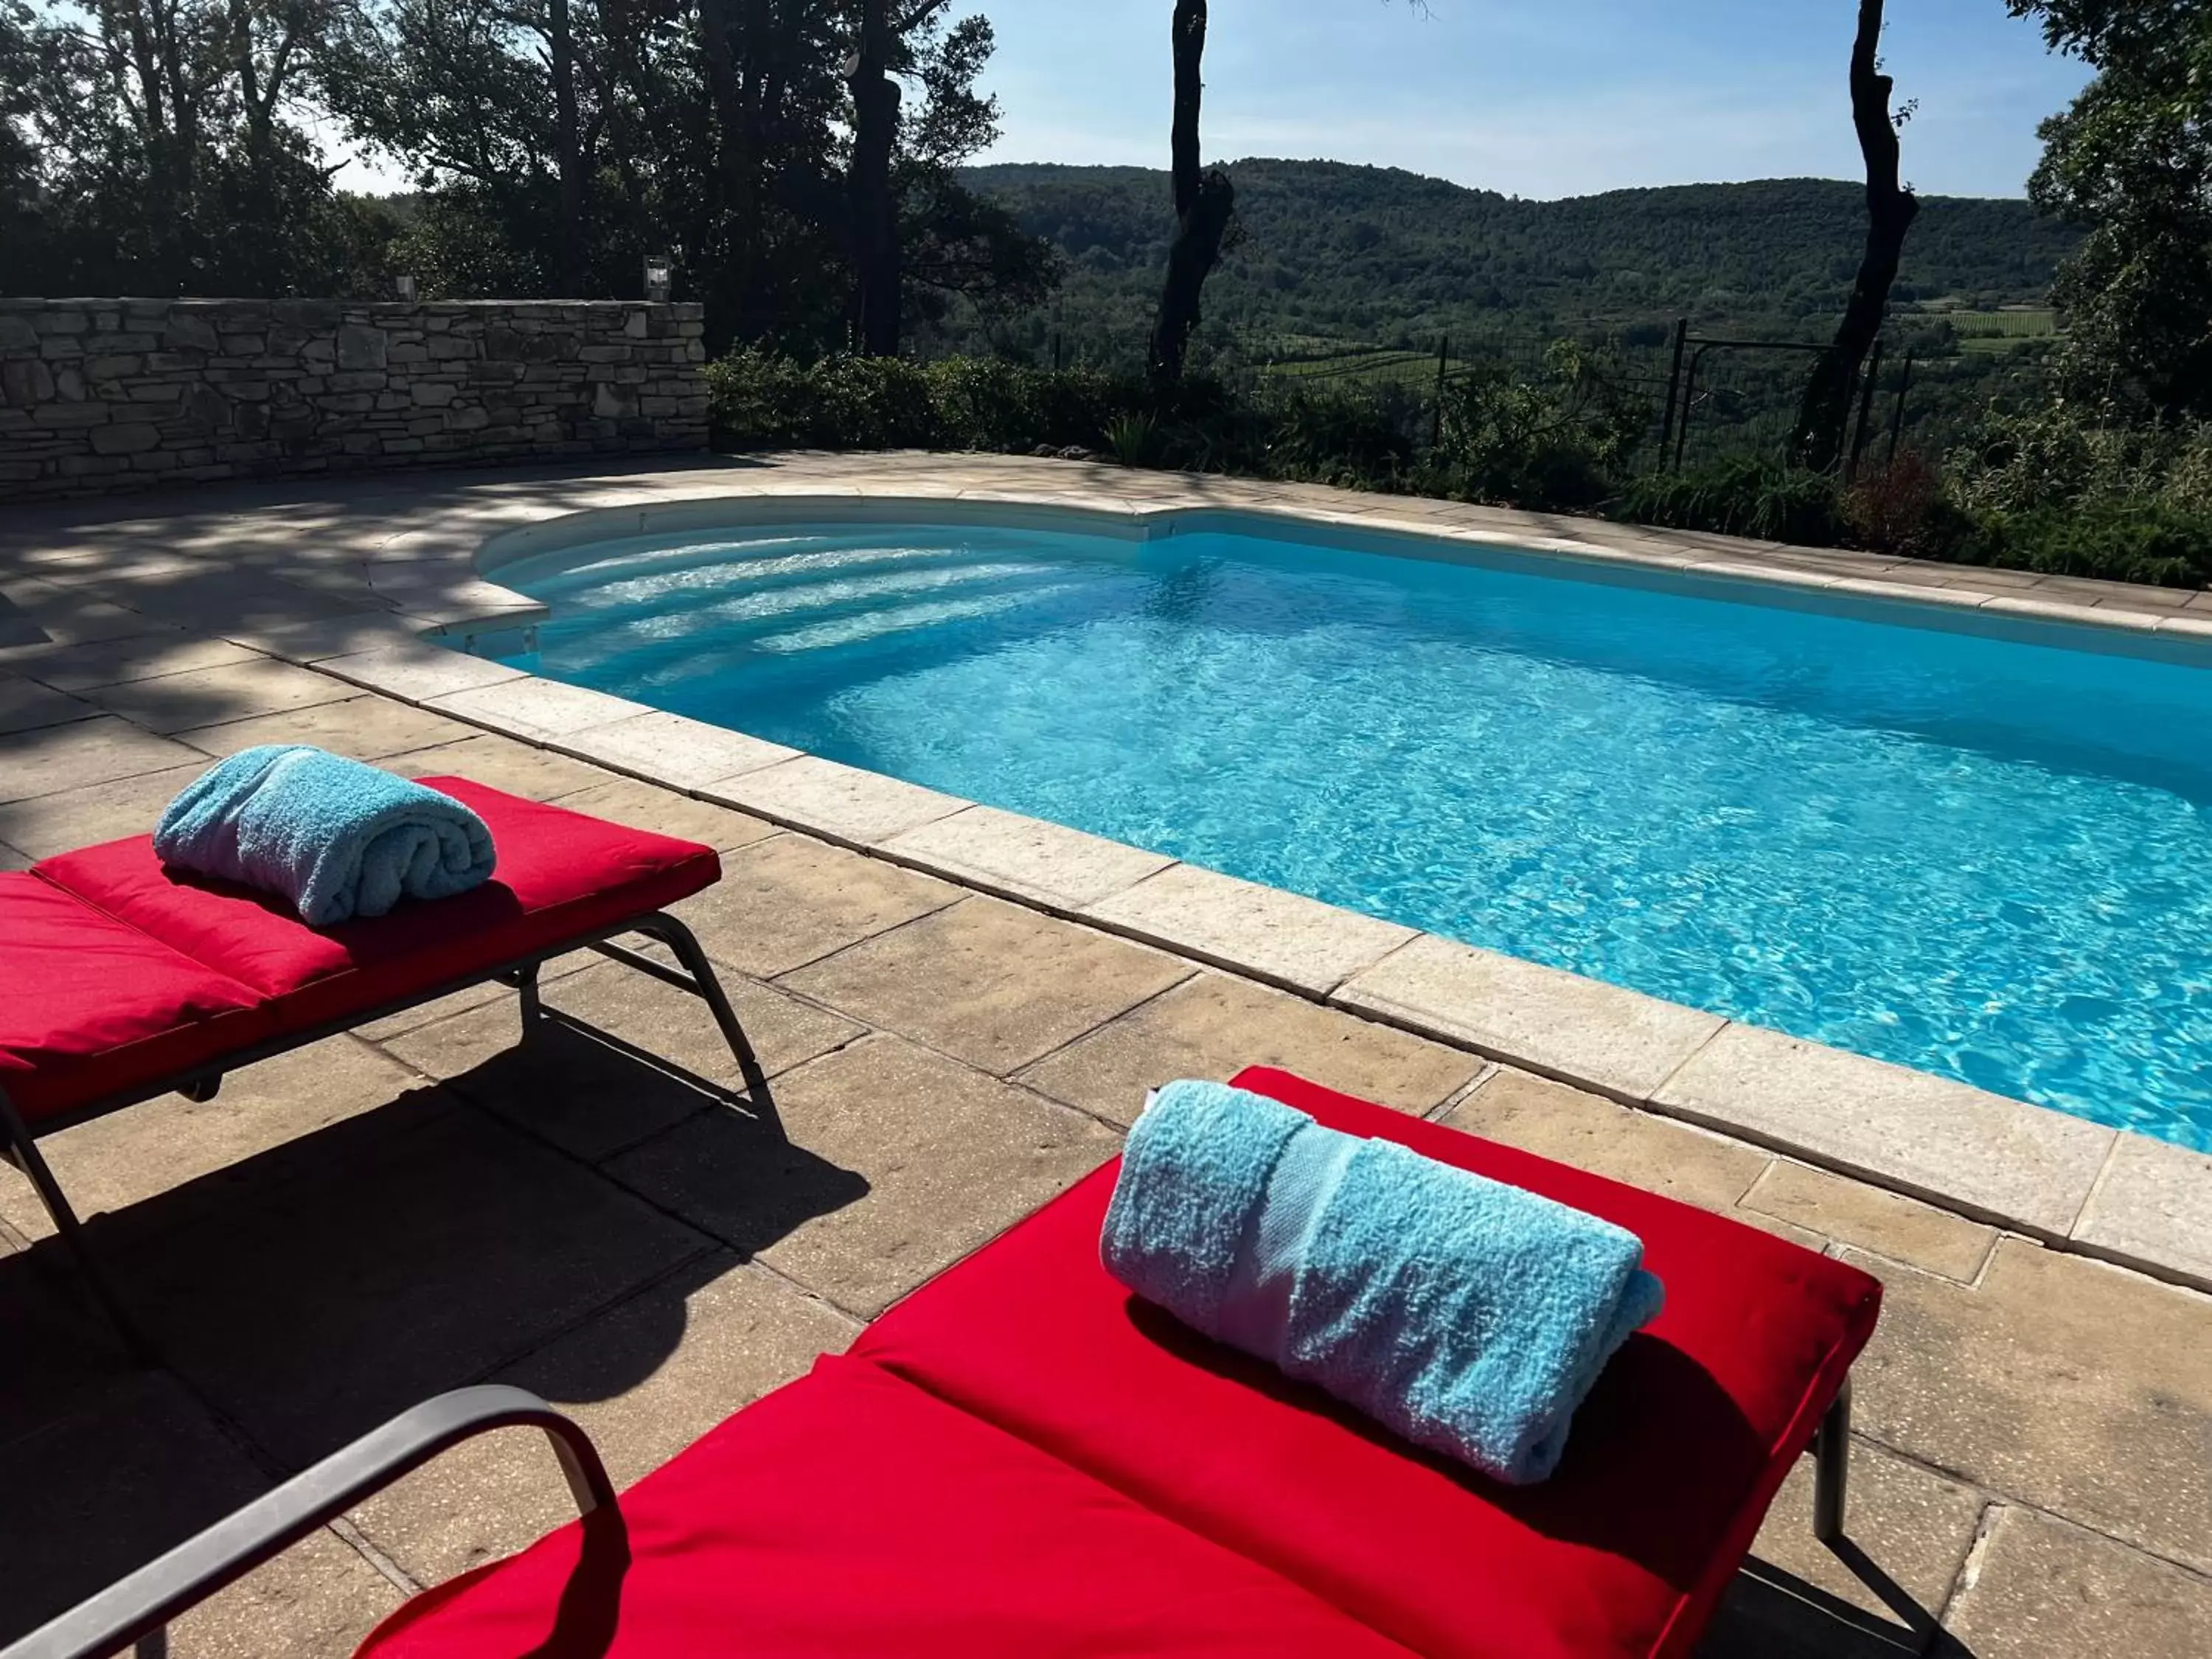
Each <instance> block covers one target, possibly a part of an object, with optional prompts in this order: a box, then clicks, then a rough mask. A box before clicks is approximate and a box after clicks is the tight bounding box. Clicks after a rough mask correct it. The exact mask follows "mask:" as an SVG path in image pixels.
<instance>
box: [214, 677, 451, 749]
mask: <svg viewBox="0 0 2212 1659" xmlns="http://www.w3.org/2000/svg"><path fill="white" fill-rule="evenodd" d="M347 689H348V690H351V689H352V688H351V687H348V688H347ZM476 735H477V731H476V728H475V727H474V726H463V725H461V724H460V723H459V721H457V720H447V719H444V718H443V717H441V716H440V715H437V714H431V713H429V712H428V711H427V710H425V709H421V708H410V707H408V705H406V704H405V703H404V702H392V700H391V699H390V698H388V697H367V696H354V697H346V698H343V699H341V700H339V701H337V702H325V703H320V704H318V705H316V706H315V707H313V708H293V709H288V710H286V711H285V712H283V713H282V714H255V715H249V716H247V717H246V719H244V720H230V721H228V722H226V723H224V724H222V725H220V726H197V727H194V728H192V729H191V730H189V731H184V732H178V733H177V734H176V738H177V741H178V742H179V743H185V744H191V746H192V747H193V748H195V749H198V750H204V752H206V753H208V754H210V755H234V754H236V753H237V752H238V751H239V750H241V749H251V748H252V747H253V746H254V745H256V744H264V743H312V744H316V745H318V746H319V747H320V748H324V749H328V750H331V751H333V752H334V753H337V754H341V755H349V756H351V757H353V758H354V759H356V760H364V761H381V760H387V759H389V758H391V757H392V756H394V755H404V754H407V753H409V752H410V751H412V750H418V749H428V748H432V747H434V746H435V745H437V744H447V743H460V742H464V741H465V740H466V739H468V738H473V737H475V736H476Z"/></svg>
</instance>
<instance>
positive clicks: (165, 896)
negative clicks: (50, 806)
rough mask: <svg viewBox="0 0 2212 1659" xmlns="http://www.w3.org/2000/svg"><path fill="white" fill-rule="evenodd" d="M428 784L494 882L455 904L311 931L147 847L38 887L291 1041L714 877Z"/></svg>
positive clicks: (627, 844) (656, 850) (288, 913)
mask: <svg viewBox="0 0 2212 1659" xmlns="http://www.w3.org/2000/svg"><path fill="white" fill-rule="evenodd" d="M422 781H423V782H424V783H426V784H428V786H429V787H432V788H434V789H438V790H441V791H443V792H444V793H447V794H448V795H451V796H453V798H454V799H457V800H460V801H462V802H465V804H466V805H469V806H471V807H473V808H474V809H475V810H476V811H477V813H478V814H479V815H480V816H481V817H483V821H484V823H486V824H487V825H488V826H489V828H490V829H491V835H492V842H493V844H494V845H495V847H496V848H498V851H499V868H498V872H497V873H496V874H495V875H494V876H493V878H492V879H491V880H490V881H489V882H487V883H485V884H484V885H483V886H482V887H478V888H476V889H473V890H471V891H469V892H466V893H463V894H461V895H459V896H458V897H455V898H447V899H438V900H435V902H427V903H414V902H409V903H402V904H401V905H400V906H399V908H398V909H396V910H394V911H392V914H391V915H386V916H378V917H375V918H374V919H371V920H368V921H349V922H345V923H343V924H341V925H340V926H338V927H326V928H319V929H318V928H313V927H308V926H307V924H306V923H304V922H302V921H300V919H299V917H298V916H297V915H295V913H294V912H293V910H292V908H291V907H290V906H289V904H287V903H286V902H284V901H283V899H280V898H275V897H272V896H270V895H268V894H265V893H257V892H255V891H253V890H251V889H249V888H245V887H240V886H236V885H234V884H231V883H228V882H218V881H210V880H205V879H203V878H198V877H194V876H191V875H187V874H185V873H182V872H174V871H171V870H169V869H167V867H165V866H163V865H162V863H161V860H159V859H157V858H155V856H154V843H153V839H152V837H151V836H137V837H134V838H133V839H131V840H129V841H118V842H108V843H107V844H106V846H102V847H88V848H84V849H83V850H82V852H76V853H69V854H64V855H63V856H61V857H59V858H52V859H47V860H45V861H44V862H43V863H41V864H40V865H39V866H38V873H39V874H40V875H41V876H43V877H45V878H46V879H47V880H48V881H51V882H52V883H54V884H56V885H57V886H58V887H62V888H64V889H66V890H68V891H70V892H72V893H75V894H76V895H77V896H80V897H82V898H83V899H84V900H85V901H86V902H88V903H91V904H94V905H97V906H98V907H99V908H100V909H102V910H105V911H106V912H107V913H108V915H112V916H115V917H117V918H118V919H120V920H121V921H126V922H128V923H130V924H131V926H132V927H137V928H138V929H140V930H141V931H143V932H144V933H150V934H151V935H153V936H154V937H155V939H160V940H161V941H162V942H163V943H164V944H166V945H171V946H173V947H174V948H175V949H176V950H178V951H182V952H183V953H184V954H185V955H186V956H188V957H192V958H194V959H195V960H196V961H198V962H201V963H205V964H206V965H207V966H208V967H210V968H211V969H216V970H217V971H219V972H221V973H222V974H225V975H228V976H230V977H231V978H233V979H236V980H239V981H243V982H244V983H245V984H247V985H250V986H252V987H253V988H254V989H256V990H258V991H259V992H261V993H262V994H264V995H265V996H268V997H270V998H272V999H275V1000H274V1002H273V1003H272V1004H271V1006H272V1008H273V1010H274V1012H275V1014H276V1019H277V1021H278V1023H279V1024H280V1025H281V1026H282V1028H283V1030H285V1031H288V1032H289V1031H297V1030H306V1029H307V1028H309V1027H312V1026H315V1025H319V1024H325V1022H328V1021H331V1020H336V1019H343V1018H347V1017H349V1016H350V1015H353V1014H357V1013H361V1012H366V1011H368V1010H369V1009H373V1008H376V1007H379V1006H382V1005H384V1004H386V1003H387V1002H390V1001H392V1000H395V999H397V998H400V997H404V996H407V995H410V994H413V993H416V992H418V991H422V990H426V989H428V988H429V987H433V986H436V985H441V984H444V983H446V982H447V981H452V980H457V979H461V978H465V977H466V976H468V975H472V974H478V973H482V972H483V971H485V970H487V969H490V968H494V967H496V966H498V965H499V964H501V963H507V962H513V961H515V960H518V959H520V958H522V957H528V956H531V955H532V954H534V953H536V952H538V951H546V950H550V949H553V948H555V947H556V946H558V945H561V944H562V943H563V942H564V941H567V940H570V939H577V938H579V937H580V936H582V935H584V934H586V933H590V932H592V930H593V929H595V928H599V927H612V926H614V925H615V924H617V923H618V922H622V921H627V920H629V919H630V918H632V917H635V916H639V915H645V914H647V912H650V911H653V910H658V909H661V908H665V907H666V906H668V905H670V904H673V903H674V902H676V901H677V900H678V899H682V898H687V897H689V896H690V895H691V894H693V893H696V892H697V891H699V890H700V889H702V888H703V887H707V886H710V885H712V884H714V881H715V880H716V879H717V878H719V877H720V874H721V865H720V860H717V859H716V857H715V855H714V851H713V849H711V848H706V847H701V846H698V845H696V843H694V842H686V841H676V840H673V839H671V837H669V836H657V835H654V834H653V833H652V832H651V831H650V830H645V829H626V828H624V827H623V826H622V825H620V824H615V823H607V822H606V821H605V820H604V819H601V818H594V817H586V816H585V815H584V814H583V813H581V812H571V811H567V810H566V809H564V808H562V807H558V806H547V805H542V804H540V803H539V802H537V801H532V800H525V799H521V798H520V796H516V795H509V794H506V793H502V792H501V791H500V790H497V789H488V788H486V787H484V786H483V785H482V784H480V783H471V782H470V781H468V780H466V779H465V778H425V779H423V780H422Z"/></svg>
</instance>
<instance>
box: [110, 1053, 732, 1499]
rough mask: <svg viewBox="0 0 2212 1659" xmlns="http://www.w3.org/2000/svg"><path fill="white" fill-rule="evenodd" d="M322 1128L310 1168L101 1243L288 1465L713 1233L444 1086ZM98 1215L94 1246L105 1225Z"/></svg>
mask: <svg viewBox="0 0 2212 1659" xmlns="http://www.w3.org/2000/svg"><path fill="white" fill-rule="evenodd" d="M319 1145H320V1147H321V1148H322V1149H324V1150H323V1152H322V1155H321V1158H320V1160H319V1166H318V1167H317V1168H316V1169H315V1170H313V1171H312V1172H311V1173H309V1174H307V1175H305V1176H300V1177H297V1178H294V1179H282V1178H281V1176H282V1174H283V1172H282V1171H279V1172H277V1174H278V1176H279V1177H280V1178H277V1179H274V1180H271V1181H270V1182H268V1183H266V1184H265V1185H264V1184H263V1183H261V1182H258V1181H257V1180H255V1176H256V1175H257V1173H258V1172H256V1171H255V1170H252V1167H251V1166H250V1165H249V1166H246V1167H245V1168H244V1169H242V1170H238V1171H236V1172H235V1178H236V1179H237V1180H238V1181H239V1182H240V1190H238V1191H235V1192H234V1193H233V1194H231V1195H230V1199H229V1201H228V1203H226V1204H225V1205H224V1206H222V1209H221V1211H220V1212H219V1213H216V1214H212V1215H210V1216H207V1217H205V1218H199V1217H194V1218H191V1219H190V1220H188V1221H186V1222H185V1223H184V1224H183V1225H179V1226H176V1227H172V1228H163V1229H161V1230H160V1231H159V1235H158V1237H148V1238H147V1239H146V1240H145V1242H143V1243H131V1244H129V1245H127V1246H126V1248H125V1249H121V1250H113V1251H110V1252H109V1253H108V1259H109V1261H110V1262H111V1264H112V1268H113V1271H114V1275H115V1278H116V1279H117V1280H118V1285H119V1286H120V1289H121V1293H122V1294H123V1296H124V1297H125V1299H126V1301H128V1302H129V1304H131V1307H132V1308H133V1309H134V1310H136V1311H137V1313H138V1315H139V1316H140V1318H141V1320H142V1322H143V1323H144V1325H145V1326H146V1328H147V1329H148V1331H149V1334H150V1335H151V1337H152V1339H153V1340H154V1341H155V1344H156V1345H157V1346H158V1347H159V1348H160V1350H161V1352H162V1354H163V1356H164V1357H165V1358H166V1359H167V1362H168V1363H169V1364H170V1365H171V1366H172V1367H173V1369H174V1370H177V1371H178V1372H179V1374H180V1375H181V1376H184V1377H185V1378H186V1379H187V1380H188V1381H189V1382H190V1383H191V1386H192V1388H193V1389H194V1391H195V1392H196V1393H197V1394H198V1395H201V1396H202V1397H204V1398H205V1399H207V1400H208V1401H210V1402H211V1403H213V1404H214V1405H215V1406H216V1407H217V1408H219V1409H220V1410H221V1411H222V1413H224V1414H225V1415H226V1416H227V1417H229V1418H231V1419H234V1420H236V1421H240V1422H246V1423H251V1424H252V1425H253V1432H254V1436H255V1438H256V1439H257V1441H258V1442H259V1443H260V1444H262V1445H263V1446H264V1447H266V1448H267V1449H269V1451H270V1453H271V1454H272V1455H274V1456H275V1457H276V1458H277V1459H278V1460H280V1461H281V1462H282V1464H283V1466H285V1467H289V1468H299V1467H302V1466H304V1465H305V1464H307V1462H312V1461H313V1459H315V1458H317V1457H319V1456H322V1455H325V1454H326V1453H328V1452H330V1451H331V1450H334V1449H336V1448H337V1447H338V1446H339V1445H342V1444H343V1443H345V1442H346V1441H347V1440H349V1439H350V1438H352V1437H354V1436H356V1435H358V1434H362V1433H365V1432H366V1431H368V1430H369V1429H372V1428H374V1427H375V1426H376V1425H378V1424H380V1423H381V1422H383V1421H384V1420H385V1419H387V1418H389V1417H391V1416H392V1415H393V1414H394V1413H398V1412H399V1411H403V1410H404V1409H405V1408H406V1407H409V1406H410V1405H413V1404H415V1403H416V1402H417V1401H422V1400H425V1399H428V1398H429V1397H430V1396H431V1395H434V1394H436V1393H438V1392H439V1391H440V1390H441V1389H442V1388H445V1387H448V1386H451V1383H452V1380H453V1378H455V1377H457V1376H458V1377H471V1376H481V1375H483V1374H484V1373H486V1372H487V1371H489V1370H491V1369H493V1368H495V1366H497V1365H499V1364H502V1363H504V1362H505V1361H507V1360H508V1359H509V1358H513V1357H514V1356H517V1355H519V1354H520V1353H523V1352H527V1351H529V1350H530V1349H531V1348H532V1347H534V1346H537V1345H538V1344H539V1343H541V1342H543V1341H544V1340H546V1339H547V1338H549V1337H550V1336H551V1335H553V1334H556V1332H558V1331H560V1330H562V1329H563V1328H567V1327H568V1325H570V1324H572V1323H574V1322H576V1321H577V1320H579V1319H581V1318H583V1317H585V1316H588V1315H590V1314H592V1313H593V1312H595V1311H596V1310H599V1309H600V1308H602V1307H605V1306H607V1305H609V1304H611V1303H613V1302H614V1301H616V1300H617V1299H619V1298H620V1297H623V1296H624V1295H626V1294H628V1293H629V1292H630V1291H634V1290H635V1288H637V1287H638V1286H639V1285H641V1284H643V1283H645V1282H647V1280H649V1279H655V1278H659V1277H660V1276H662V1275H665V1274H666V1273H670V1272H671V1271H673V1270H675V1269H676V1268H678V1267H681V1266H683V1265H684V1264H685V1263H686V1262H688V1261H691V1260H693V1259H695V1258H696V1257H698V1256H700V1255H702V1252H704V1251H705V1250H706V1249H708V1248H709V1246H708V1240H707V1239H706V1237H704V1236H702V1234H700V1233H698V1232H697V1231H694V1230H693V1229H691V1228H689V1227H686V1226H684V1225H682V1224H681V1223H680V1222H678V1221H677V1220H675V1219H673V1218H671V1217H669V1216H667V1215H665V1213H663V1212H660V1211H659V1210H656V1209H654V1208H653V1206H650V1205H648V1204H646V1203H643V1202H641V1201H640V1200H638V1199H636V1198H635V1197H633V1196H631V1195H630V1194H627V1193H624V1192H623V1191H621V1190H620V1189H619V1188H616V1187H613V1186H611V1185H610V1184H609V1183H608V1182H605V1181H603V1180H601V1179H599V1177H598V1176H595V1175H593V1174H592V1172H591V1171H590V1170H587V1169H586V1168H584V1167H582V1166H580V1165H579V1164H576V1163H575V1162H574V1161H573V1160H571V1159H568V1158H563V1157H562V1156H560V1155H559V1154H557V1153H555V1152H550V1151H549V1150H547V1149H545V1148H544V1147H543V1146H540V1145H538V1143H537V1142H535V1141H533V1140H532V1139H530V1138H528V1137H526V1136H523V1135H521V1134H519V1133H516V1132H514V1131H513V1130H512V1129H510V1128H507V1127H505V1126H503V1125H501V1124H499V1123H497V1122H496V1121H493V1120H491V1119H489V1118H487V1117H484V1116H483V1115H478V1114H475V1113H469V1112H455V1111H454V1110H453V1109H451V1108H450V1106H447V1105H445V1104H444V1103H443V1100H442V1098H441V1097H440V1096H438V1095H437V1094H435V1092H434V1091H418V1092H417V1093H416V1095H414V1096H410V1097H401V1098H400V1099H399V1100H397V1101H394V1102H392V1103H387V1104H386V1105H385V1106H384V1107H383V1108H382V1109H380V1110H378V1111H375V1112H373V1113H368V1114H366V1115H362V1116H360V1117H358V1118H355V1119H351V1120H349V1121H347V1122H345V1123H344V1124H343V1125H341V1126H339V1127H338V1128H337V1129H336V1130H335V1131H331V1130H326V1131H325V1132H324V1133H323V1134H322V1135H321V1136H320V1137H319ZM286 1162H287V1163H289V1160H286ZM155 1202H157V1203H158V1202H159V1200H155ZM141 1207H142V1208H143V1207H144V1206H141ZM90 1231H91V1234H92V1239H93V1243H94V1246H95V1247H96V1248H97V1247H100V1246H101V1245H102V1243H103V1234H104V1233H105V1232H106V1229H104V1228H102V1227H100V1226H99V1225H94V1226H93V1227H92V1228H91V1229H90ZM146 1231H149V1232H151V1231H152V1229H151V1228H150V1227H149V1228H147V1229H146Z"/></svg>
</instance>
